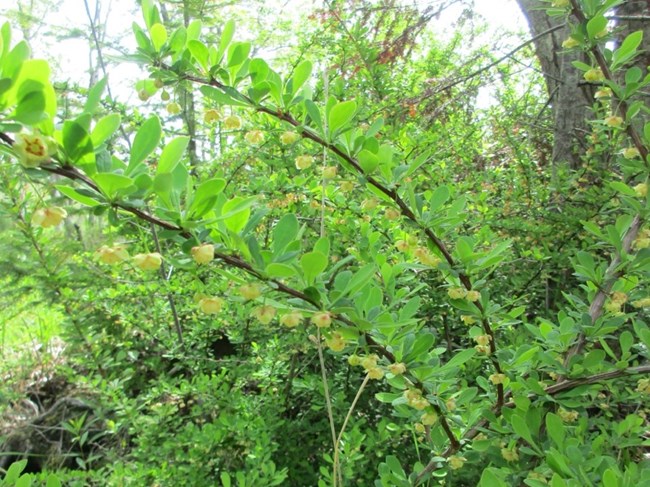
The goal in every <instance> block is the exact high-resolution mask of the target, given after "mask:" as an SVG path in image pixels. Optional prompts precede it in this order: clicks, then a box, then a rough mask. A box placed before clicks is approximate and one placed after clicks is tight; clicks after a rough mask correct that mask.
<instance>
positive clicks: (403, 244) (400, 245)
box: [395, 240, 411, 252]
mask: <svg viewBox="0 0 650 487" xmlns="http://www.w3.org/2000/svg"><path fill="white" fill-rule="evenodd" d="M395 248H396V249H397V250H399V251H400V252H408V251H409V249H410V248H411V247H410V245H409V243H408V242H407V241H406V240H398V241H397V242H395Z"/></svg>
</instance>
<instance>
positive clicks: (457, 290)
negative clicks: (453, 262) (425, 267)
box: [447, 287, 467, 299]
mask: <svg viewBox="0 0 650 487" xmlns="http://www.w3.org/2000/svg"><path fill="white" fill-rule="evenodd" d="M447 294H448V295H449V297H450V298H451V299H463V298H464V297H465V296H467V289H465V288H464V287H451V288H449V289H448V290H447Z"/></svg>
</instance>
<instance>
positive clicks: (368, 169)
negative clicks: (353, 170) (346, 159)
mask: <svg viewBox="0 0 650 487" xmlns="http://www.w3.org/2000/svg"><path fill="white" fill-rule="evenodd" d="M357 158H358V160H359V165H360V166H361V169H363V172H364V174H371V173H372V172H374V170H375V169H377V166H378V165H379V158H378V157H377V156H376V155H375V154H373V153H372V152H370V151H369V150H366V149H364V150H362V151H361V152H359V155H358V156H357Z"/></svg>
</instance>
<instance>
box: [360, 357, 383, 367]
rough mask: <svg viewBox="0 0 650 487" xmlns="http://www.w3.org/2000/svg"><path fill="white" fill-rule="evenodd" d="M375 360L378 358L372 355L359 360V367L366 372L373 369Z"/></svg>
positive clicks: (375, 364)
mask: <svg viewBox="0 0 650 487" xmlns="http://www.w3.org/2000/svg"><path fill="white" fill-rule="evenodd" d="M377 360H379V357H378V356H377V355H375V354H374V353H373V354H372V355H368V356H366V357H363V358H362V359H361V366H362V367H363V368H364V369H366V370H370V369H374V368H375V367H377Z"/></svg>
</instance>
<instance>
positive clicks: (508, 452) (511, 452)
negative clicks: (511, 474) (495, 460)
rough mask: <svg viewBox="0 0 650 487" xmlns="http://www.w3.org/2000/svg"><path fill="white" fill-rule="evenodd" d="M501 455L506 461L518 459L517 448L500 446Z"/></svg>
mask: <svg viewBox="0 0 650 487" xmlns="http://www.w3.org/2000/svg"><path fill="white" fill-rule="evenodd" d="M501 456H502V457H503V458H504V460H505V461H507V462H516V461H517V460H519V454H518V453H517V450H515V449H514V448H513V449H510V448H501Z"/></svg>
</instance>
